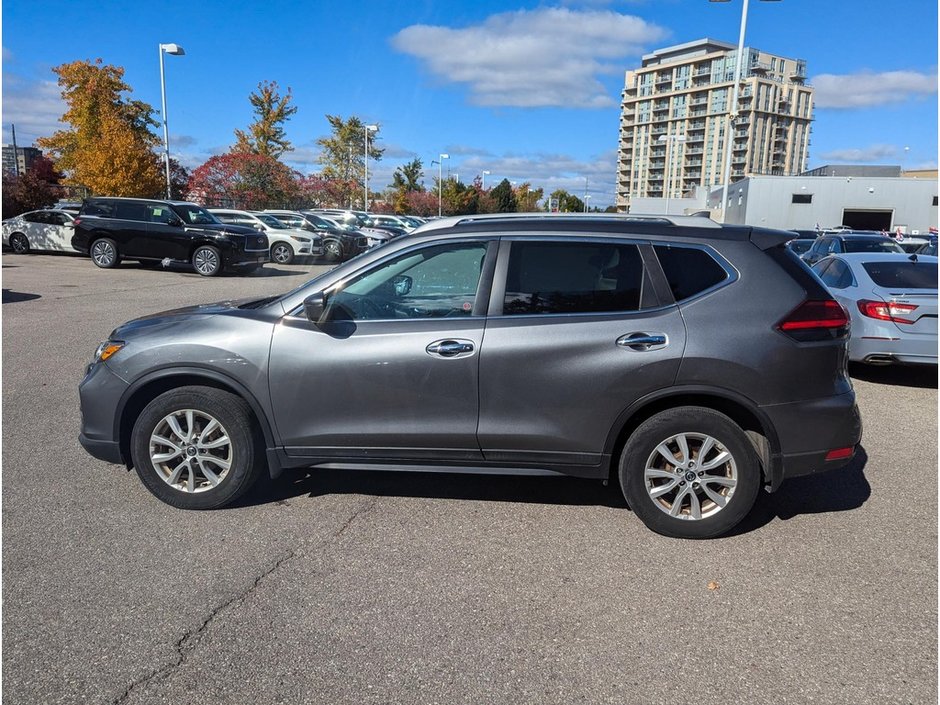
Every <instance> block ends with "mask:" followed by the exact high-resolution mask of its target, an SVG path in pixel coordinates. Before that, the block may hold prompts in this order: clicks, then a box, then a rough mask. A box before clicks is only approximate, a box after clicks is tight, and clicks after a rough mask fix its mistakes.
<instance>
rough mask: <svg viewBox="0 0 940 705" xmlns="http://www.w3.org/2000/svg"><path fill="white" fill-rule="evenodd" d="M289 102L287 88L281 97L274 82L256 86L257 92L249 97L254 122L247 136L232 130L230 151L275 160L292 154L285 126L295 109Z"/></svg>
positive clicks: (289, 97) (245, 133) (289, 95)
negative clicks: (232, 141) (283, 155)
mask: <svg viewBox="0 0 940 705" xmlns="http://www.w3.org/2000/svg"><path fill="white" fill-rule="evenodd" d="M292 98H293V96H292V95H291V89H290V88H288V89H287V93H286V94H285V95H283V96H282V95H281V94H280V93H279V92H278V85H277V81H262V82H261V83H259V84H258V92H257V93H252V94H250V95H249V96H248V100H249V102H251V107H252V108H253V109H254V111H255V121H254V122H253V123H251V124H250V125H249V126H248V131H247V132H244V131H242V130H235V145H234V146H233V147H232V151H233V152H242V153H245V154H261V155H263V156H265V157H274V158H275V159H278V158H280V156H281V155H282V154H284V152H289V151H291V149H292V146H291V143H290V142H289V141H288V139H287V133H286V132H285V131H284V123H285V122H287V121H288V120H290V117H291V115H293V114H294V113H296V112H297V106H294V105H290V102H291V99H292Z"/></svg>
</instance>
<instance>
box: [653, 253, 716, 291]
mask: <svg viewBox="0 0 940 705" xmlns="http://www.w3.org/2000/svg"><path fill="white" fill-rule="evenodd" d="M653 249H654V250H655V251H656V256H657V257H658V258H659V263H660V264H661V265H662V268H663V273H664V274H665V275H666V281H668V282H669V288H670V289H672V295H673V297H674V298H675V300H676V301H684V300H685V299H690V298H692V297H693V296H697V295H698V294H701V293H702V292H703V291H707V290H708V289H711V288H712V287H715V286H718V285H719V284H721V283H722V282H724V281H725V280H727V279H729V278H730V275H729V273H728V272H727V270H726V269H725V268H724V267H722V266H721V265H720V264H719V263H718V262H717V261H716V260H715V258H714V257H712V256H711V255H710V254H709V253H708V252H706V251H705V250H701V249H698V248H693V247H681V246H678V247H676V246H673V245H655V246H654V247H653Z"/></svg>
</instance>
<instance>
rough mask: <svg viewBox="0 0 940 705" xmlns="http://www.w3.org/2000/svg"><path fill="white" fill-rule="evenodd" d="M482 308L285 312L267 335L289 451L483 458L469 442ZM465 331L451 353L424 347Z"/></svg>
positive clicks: (275, 400) (274, 397)
mask: <svg viewBox="0 0 940 705" xmlns="http://www.w3.org/2000/svg"><path fill="white" fill-rule="evenodd" d="M483 325H484V319H482V318H469V319H459V320H453V319H439V320H413V321H411V320H406V321H397V320H396V321H336V322H333V323H329V324H325V325H324V329H323V330H321V329H320V328H318V327H317V326H316V325H314V324H313V323H311V322H310V321H308V320H306V319H301V318H290V317H288V318H285V319H284V320H283V322H282V324H281V325H279V326H277V328H276V329H275V333H274V339H273V341H272V345H271V364H270V368H269V369H270V372H269V379H270V388H271V402H272V406H273V408H274V414H275V420H276V423H277V427H278V431H279V433H280V436H281V440H282V442H283V444H284V445H285V446H286V447H287V450H288V452H289V453H291V454H294V455H319V456H325V457H329V456H346V457H369V458H376V457H381V458H415V459H422V458H436V459H453V460H472V459H480V458H482V455H481V453H480V449H479V446H478V444H477V442H476V435H475V434H476V426H477V416H478V410H479V402H478V398H477V383H478V367H479V357H478V355H479V349H480V344H481V342H482V340H483ZM451 338H458V339H460V340H461V341H469V343H470V344H472V345H473V348H474V350H473V352H472V353H471V354H469V355H465V356H464V355H455V356H453V357H452V358H447V357H441V356H435V355H433V354H431V353H429V352H428V350H427V348H428V346H429V345H431V344H432V343H435V342H438V341H441V340H443V339H451Z"/></svg>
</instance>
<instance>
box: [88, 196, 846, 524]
mask: <svg viewBox="0 0 940 705" xmlns="http://www.w3.org/2000/svg"><path fill="white" fill-rule="evenodd" d="M791 237H792V233H789V232H786V231H780V230H767V229H761V228H750V227H739V226H737V227H736V226H722V225H719V224H717V223H714V222H712V221H710V220H707V219H705V218H696V217H685V218H670V219H666V218H637V217H616V216H610V215H604V216H580V217H572V216H551V215H547V214H546V215H544V216H533V215H529V214H526V215H525V216H524V217H506V216H489V217H488V216H473V217H467V218H451V219H447V220H439V221H435V222H433V223H429V224H428V225H425V226H422V227H421V228H418V229H417V230H415V231H414V232H413V233H411V234H409V235H406V236H404V237H401V238H396V239H394V240H392V241H391V242H390V243H389V244H387V245H384V246H382V247H380V248H376V249H374V250H370V251H369V252H366V253H364V254H362V255H360V256H359V257H357V258H356V259H354V260H351V261H349V262H347V263H345V264H342V265H339V266H338V267H336V268H334V269H332V270H330V271H328V272H326V273H324V274H322V275H320V276H319V277H317V278H316V279H313V280H312V281H310V282H309V283H308V284H306V285H304V286H302V287H300V288H298V289H295V290H293V291H291V292H289V293H287V294H284V295H283V296H274V297H268V298H263V299H256V300H244V301H240V302H238V301H234V302H233V301H227V302H222V303H219V304H215V305H204V306H194V307H191V308H188V309H179V310H176V311H169V312H166V313H163V314H155V315H153V316H148V317H146V318H143V319H139V320H136V321H131V322H129V323H126V324H125V325H123V326H120V327H119V328H117V329H116V330H114V331H113V332H112V334H111V337H110V339H109V340H107V341H105V342H104V343H102V344H101V346H100V347H99V348H98V352H97V354H96V357H95V361H94V362H93V363H92V364H91V365H89V367H88V371H87V375H86V377H85V379H84V380H83V381H82V383H81V385H80V387H79V391H80V396H81V406H82V420H83V426H82V435H81V437H80V439H81V442H82V444H83V446H84V447H85V448H86V449H87V450H88V452H90V453H91V454H92V455H94V456H95V457H97V458H101V459H103V460H108V461H111V462H115V463H126V464H127V465H128V467H130V466H134V467H136V468H137V472H138V474H139V476H140V478H141V480H142V481H143V482H144V484H145V485H146V486H147V488H148V489H149V490H150V491H151V492H153V493H154V494H155V495H156V496H157V497H159V498H160V499H161V500H163V501H165V502H167V503H169V504H171V505H174V506H177V507H184V508H188V509H206V508H211V507H219V506H223V505H225V504H228V503H230V502H232V501H233V500H234V499H235V498H236V497H238V496H239V495H241V494H242V493H244V492H245V491H247V490H248V488H249V487H250V486H251V484H252V483H253V482H254V480H255V479H257V478H258V477H259V476H260V475H261V474H262V473H265V472H269V473H270V474H271V476H277V475H278V474H279V473H280V472H281V470H282V469H283V468H299V467H321V468H332V469H346V470H356V469H360V470H361V469H372V470H380V469H387V470H425V471H427V470H440V471H444V472H477V473H521V474H549V475H553V474H564V475H574V476H577V477H584V478H595V479H599V480H607V479H608V478H611V479H614V480H615V481H619V484H620V487H621V488H622V491H623V494H624V496H625V497H626V499H627V502H628V504H629V505H630V507H631V509H632V510H633V512H634V513H635V514H636V515H637V516H638V517H639V518H640V519H642V520H643V521H644V522H645V523H646V525H647V526H649V527H650V528H651V529H653V530H654V531H657V532H660V533H663V534H667V535H670V536H680V537H689V538H704V537H709V536H715V535H717V534H720V533H722V532H725V531H728V530H729V529H730V528H731V527H733V526H734V525H735V524H737V523H738V522H739V521H740V520H741V519H743V518H744V516H745V515H747V513H748V512H749V511H750V509H751V507H752V506H753V504H754V501H755V499H756V497H757V493H758V491H759V490H760V487H761V486H762V485H763V486H766V487H767V488H768V489H770V490H775V489H777V488H778V487H780V485H781V483H783V482H784V481H785V480H787V479H788V478H791V477H796V476H799V475H806V474H809V473H814V472H817V471H819V470H823V469H829V468H839V467H842V466H844V465H846V464H847V463H849V462H850V461H851V459H852V457H853V455H854V453H855V448H856V444H857V443H858V442H859V439H860V437H861V421H860V418H859V414H858V408H857V407H856V405H855V393H854V391H853V390H852V383H851V381H850V380H849V377H848V375H847V374H846V342H847V336H848V326H849V317H848V315H847V313H846V311H845V309H844V308H842V306H841V305H840V304H839V303H838V302H837V301H835V300H834V299H833V298H832V296H831V295H830V294H829V293H828V291H827V290H826V288H825V287H824V286H823V285H822V283H821V282H820V281H819V279H817V278H816V277H815V276H814V275H813V274H812V272H810V270H809V269H808V268H807V266H806V265H805V264H804V263H803V262H801V261H800V260H799V259H798V258H797V257H796V255H794V254H793V253H792V252H790V251H789V250H788V249H787V248H786V246H785V245H786V242H787V241H788V240H789V239H790V238H791ZM231 360H239V361H241V364H238V365H233V364H231V362H230V361H231ZM835 481H836V482H838V480H835Z"/></svg>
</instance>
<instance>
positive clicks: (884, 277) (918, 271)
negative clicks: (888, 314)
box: [862, 262, 937, 289]
mask: <svg viewBox="0 0 940 705" xmlns="http://www.w3.org/2000/svg"><path fill="white" fill-rule="evenodd" d="M862 267H863V268H864V269H865V272H867V274H868V276H870V277H871V279H872V281H873V282H875V284H877V285H878V286H883V287H885V288H886V289H936V288H937V263H936V262H863V263H862Z"/></svg>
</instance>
